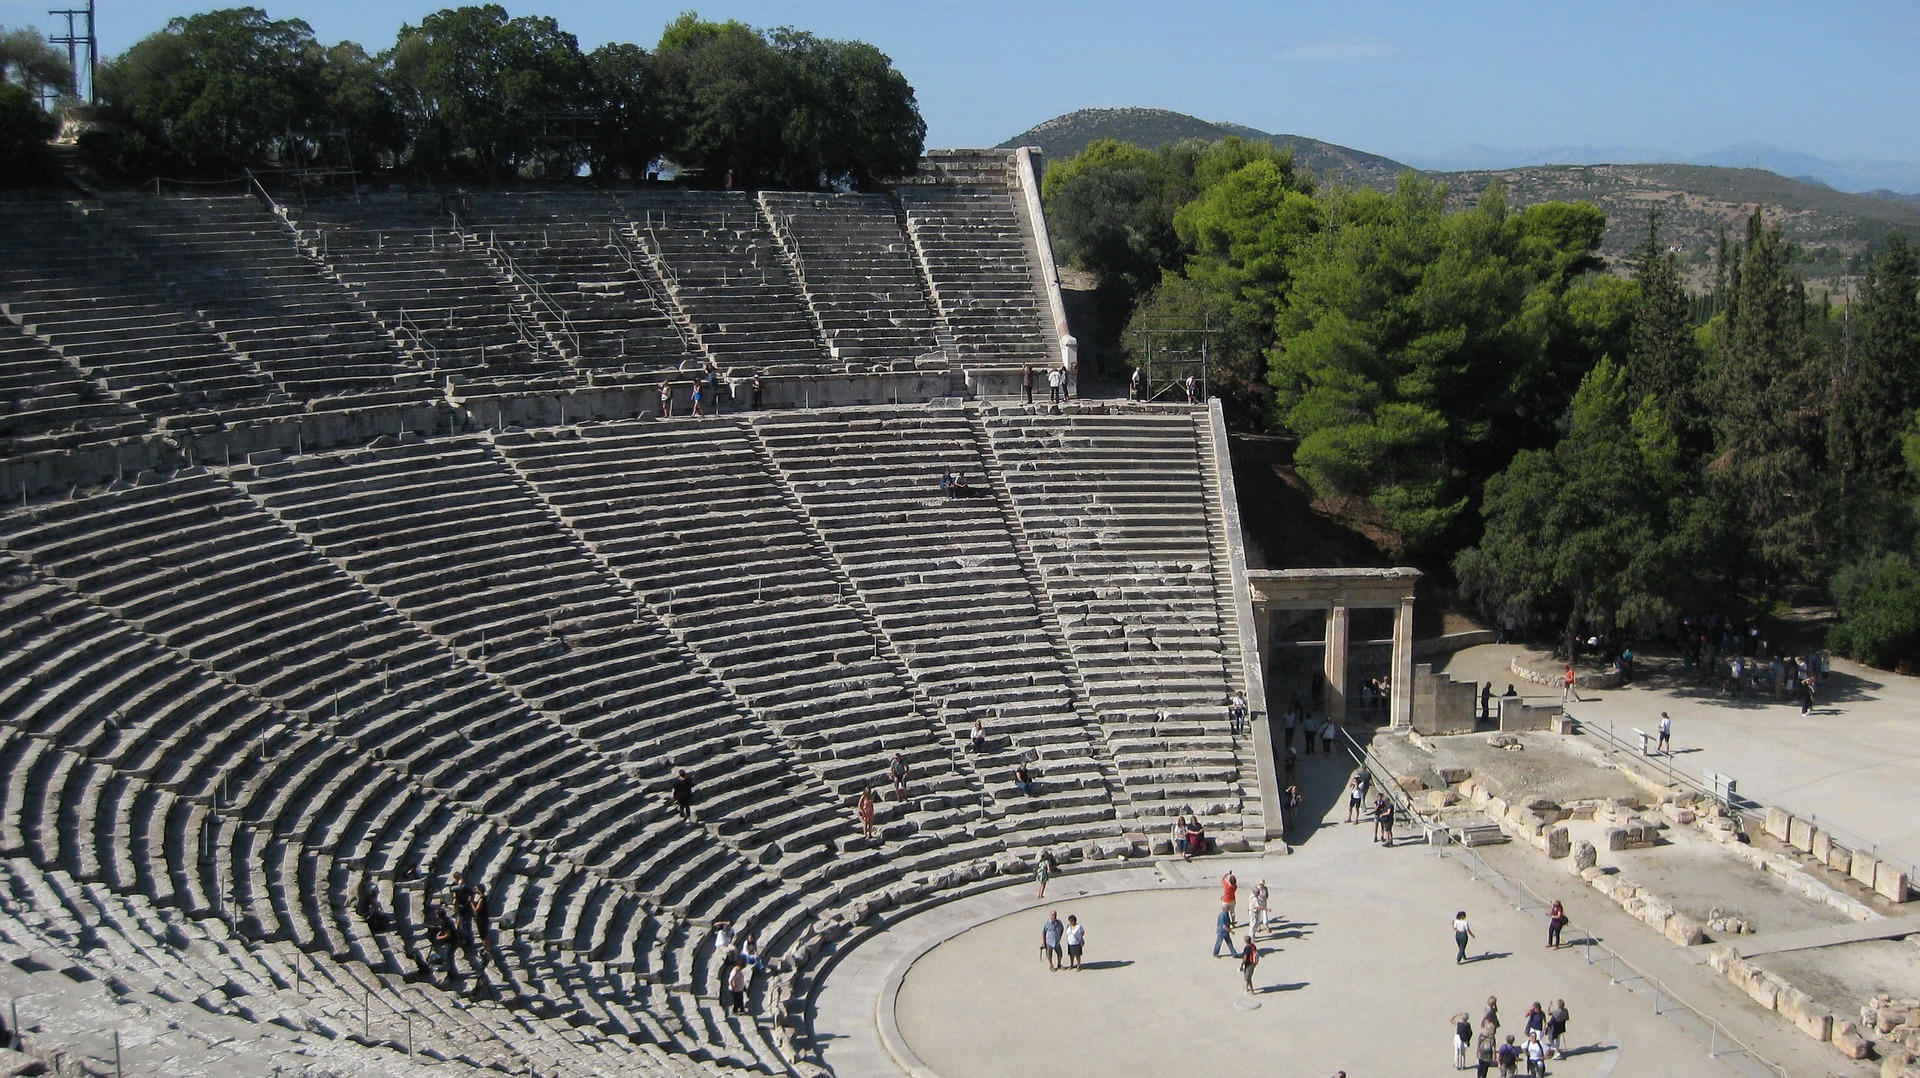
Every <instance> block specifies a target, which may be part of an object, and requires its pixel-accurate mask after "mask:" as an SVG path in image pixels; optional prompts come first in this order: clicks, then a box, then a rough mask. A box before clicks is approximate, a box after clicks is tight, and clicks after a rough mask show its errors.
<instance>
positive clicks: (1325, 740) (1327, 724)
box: [1320, 717, 1338, 760]
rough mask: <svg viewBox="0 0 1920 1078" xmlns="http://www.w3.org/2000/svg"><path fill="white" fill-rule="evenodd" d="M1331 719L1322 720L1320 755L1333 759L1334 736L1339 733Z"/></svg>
mask: <svg viewBox="0 0 1920 1078" xmlns="http://www.w3.org/2000/svg"><path fill="white" fill-rule="evenodd" d="M1337 729H1338V728H1337V727H1336V726H1334V724H1333V719H1332V718H1331V717H1328V718H1324V719H1321V720H1320V754H1321V755H1322V756H1325V757H1326V758H1327V759H1329V760H1331V759H1333V735H1334V733H1335V732H1336V731H1337Z"/></svg>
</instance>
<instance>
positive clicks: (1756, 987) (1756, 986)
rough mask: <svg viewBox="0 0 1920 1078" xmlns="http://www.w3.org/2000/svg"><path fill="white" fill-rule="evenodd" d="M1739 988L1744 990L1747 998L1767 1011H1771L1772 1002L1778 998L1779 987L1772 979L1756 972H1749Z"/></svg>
mask: <svg viewBox="0 0 1920 1078" xmlns="http://www.w3.org/2000/svg"><path fill="white" fill-rule="evenodd" d="M1741 987H1743V988H1745V989H1746V991H1747V996H1748V998H1750V999H1752V1000H1753V1001H1754V1002H1755V1003H1758V1004H1759V1005H1760V1006H1762V1007H1765V1008H1766V1009H1767V1010H1773V1005H1774V1002H1775V1001H1776V1000H1777V999H1778V998H1779V996H1780V986H1779V985H1778V984H1777V983H1775V982H1774V980H1773V978H1771V977H1768V976H1767V975H1766V974H1764V973H1760V972H1759V971H1757V970H1754V971H1752V972H1751V975H1750V976H1748V977H1747V978H1746V983H1745V984H1743V985H1742V986H1741Z"/></svg>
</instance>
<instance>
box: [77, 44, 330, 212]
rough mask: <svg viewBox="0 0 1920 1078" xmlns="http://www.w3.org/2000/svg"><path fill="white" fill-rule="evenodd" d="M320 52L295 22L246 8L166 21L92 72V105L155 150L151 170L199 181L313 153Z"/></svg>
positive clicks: (322, 112) (326, 121)
mask: <svg viewBox="0 0 1920 1078" xmlns="http://www.w3.org/2000/svg"><path fill="white" fill-rule="evenodd" d="M325 62H326V61H325V53H324V51H323V50H322V49H321V48H320V46H319V45H318V43H316V42H315V41H314V38H313V31H312V30H311V29H310V28H309V27H308V26H307V24H306V23H304V22H301V21H300V20H298V19H280V20H275V19H269V18H267V14H266V12H264V11H262V10H260V9H259V8H254V7H242V8H229V9H226V10H222V11H210V12H206V13H204V14H200V15H192V16H186V17H182V18H175V19H173V20H171V21H169V22H168V23H167V26H166V28H165V29H164V30H161V31H160V32H158V33H156V34H152V35H150V36H148V37H145V38H143V39H141V40H140V41H138V42H136V43H135V44H134V46H133V47H132V48H131V49H128V50H127V52H126V53H125V54H124V55H122V56H120V57H118V58H116V59H114V60H112V61H110V62H108V63H107V64H105V65H103V66H102V67H101V69H100V97H101V100H102V101H103V103H105V104H106V105H107V106H108V107H109V109H110V111H111V112H112V113H113V114H116V115H117V116H119V117H120V118H121V119H122V120H123V121H124V122H127V123H130V124H131V125H133V127H134V128H136V129H137V136H136V137H137V139H138V140H142V141H144V143H145V144H147V145H149V146H151V147H153V148H156V149H162V148H163V152H160V153H157V154H155V159H154V160H153V161H152V162H151V163H152V164H155V165H164V166H166V167H173V168H179V169H182V170H185V171H188V172H193V173H198V174H203V175H218V174H226V173H231V172H233V171H236V170H238V169H240V168H242V167H244V166H247V165H251V164H258V163H261V162H266V161H278V160H284V159H288V158H292V157H298V156H302V155H305V156H308V157H311V155H312V154H313V153H314V152H315V150H316V148H317V145H318V136H319V134H320V133H321V132H323V131H325V130H328V129H329V127H330V126H331V124H330V118H329V117H328V116H327V113H326V109H325V105H324V102H323V100H322V99H321V96H320V93H319V85H320V79H319V72H320V68H321V67H322V65H324V63H325Z"/></svg>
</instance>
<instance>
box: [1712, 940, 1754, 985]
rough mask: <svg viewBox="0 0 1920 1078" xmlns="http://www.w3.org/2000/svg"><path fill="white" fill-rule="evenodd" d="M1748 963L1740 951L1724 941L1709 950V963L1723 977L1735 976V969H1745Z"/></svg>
mask: <svg viewBox="0 0 1920 1078" xmlns="http://www.w3.org/2000/svg"><path fill="white" fill-rule="evenodd" d="M1746 964H1747V963H1746V960H1745V959H1743V958H1741V957H1740V952H1739V951H1736V950H1734V949H1733V948H1731V947H1729V946H1727V945H1726V944H1724V943H1717V944H1715V945H1714V946H1713V947H1712V948H1710V949H1709V950H1708V951H1707V965H1709V966H1712V967H1713V971H1714V972H1715V973H1718V974H1719V975H1720V976H1722V977H1727V978H1731V977H1733V975H1734V971H1736V970H1741V971H1743V970H1744V969H1745V968H1746Z"/></svg>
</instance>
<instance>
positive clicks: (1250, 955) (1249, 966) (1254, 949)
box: [1240, 936, 1260, 995]
mask: <svg viewBox="0 0 1920 1078" xmlns="http://www.w3.org/2000/svg"><path fill="white" fill-rule="evenodd" d="M1259 964H1260V945H1259V944H1257V943H1255V942H1253V937H1252V936H1248V937H1247V938H1246V940H1245V941H1244V942H1243V943H1241V944H1240V980H1241V982H1242V983H1244V984H1245V985H1246V986H1247V995H1253V968H1254V967H1255V966H1257V965H1259Z"/></svg>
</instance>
